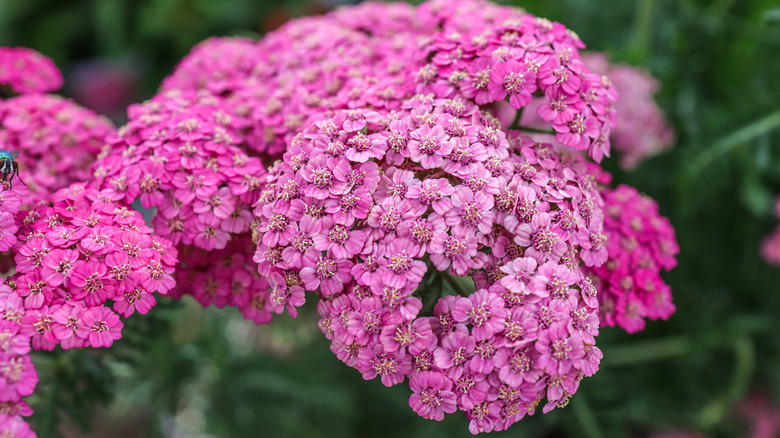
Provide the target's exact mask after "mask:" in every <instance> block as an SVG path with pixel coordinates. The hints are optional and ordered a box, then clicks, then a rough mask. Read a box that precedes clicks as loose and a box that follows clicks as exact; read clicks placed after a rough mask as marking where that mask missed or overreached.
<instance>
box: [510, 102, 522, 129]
mask: <svg viewBox="0 0 780 438" xmlns="http://www.w3.org/2000/svg"><path fill="white" fill-rule="evenodd" d="M523 110H525V107H522V108H520V109H519V110H517V112H516V113H515V119H514V120H512V123H510V124H509V130H512V129H520V119H522V118H523Z"/></svg>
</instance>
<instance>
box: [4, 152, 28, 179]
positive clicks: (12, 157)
mask: <svg viewBox="0 0 780 438" xmlns="http://www.w3.org/2000/svg"><path fill="white" fill-rule="evenodd" d="M18 157H19V152H18V151H6V150H4V149H0V173H2V174H3V182H5V180H6V178H7V179H8V186H9V187H10V186H11V182H12V181H13V179H14V176H16V177H17V178H19V181H22V178H20V177H19V163H17V162H16V159H17V158H18ZM8 175H10V177H9V176H8ZM22 184H24V181H22ZM25 186H26V184H25Z"/></svg>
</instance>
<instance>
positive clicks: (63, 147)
mask: <svg viewBox="0 0 780 438" xmlns="http://www.w3.org/2000/svg"><path fill="white" fill-rule="evenodd" d="M114 133H115V129H114V127H113V125H112V124H111V122H110V121H109V120H108V119H107V118H105V117H103V116H98V115H97V114H95V113H94V112H92V111H90V110H88V109H86V108H82V107H80V106H78V105H76V104H75V103H73V102H72V101H70V100H68V99H64V98H62V97H59V96H54V95H45V94H31V95H23V96H18V97H14V98H11V99H8V100H4V101H0V149H5V150H14V151H18V152H19V153H20V154H19V158H18V159H17V160H18V162H19V177H20V178H21V180H22V181H23V182H24V184H25V185H26V186H27V187H28V188H29V191H30V194H29V195H26V196H25V199H24V200H25V203H26V204H33V203H35V202H37V201H43V200H46V199H48V197H49V195H50V194H51V193H54V192H55V191H56V190H59V189H61V188H64V187H67V186H68V185H70V184H72V183H75V182H81V181H86V180H87V179H89V176H90V172H89V166H90V165H91V164H92V163H93V162H94V161H95V157H96V156H97V154H98V153H99V152H100V149H101V148H102V147H103V145H104V144H105V142H106V138H107V137H108V136H109V135H112V134H114ZM16 184H19V182H18V181H17V182H16Z"/></svg>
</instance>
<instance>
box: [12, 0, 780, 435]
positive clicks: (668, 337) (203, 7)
mask: <svg viewBox="0 0 780 438" xmlns="http://www.w3.org/2000/svg"><path fill="white" fill-rule="evenodd" d="M504 3H508V2H504ZM514 4H516V5H518V6H522V7H524V8H525V9H527V10H528V11H529V12H532V13H534V14H536V15H539V16H543V17H547V18H549V19H552V20H556V21H560V22H562V23H564V24H565V25H567V26H568V27H569V28H571V29H573V30H575V31H576V32H577V33H578V34H579V35H580V37H581V38H582V40H583V41H585V43H586V44H587V45H588V48H589V50H595V51H604V52H608V53H610V54H611V55H612V59H613V61H616V62H625V63H630V64H633V65H637V66H644V67H646V68H648V69H649V70H650V71H651V72H652V74H653V75H654V76H656V77H657V78H658V79H659V81H660V82H661V84H662V89H661V91H660V93H659V94H658V96H657V97H658V102H659V104H660V105H661V107H662V108H663V109H664V111H665V112H666V114H667V116H668V118H669V120H670V122H671V123H672V124H673V125H674V128H675V130H676V133H677V138H678V141H677V144H676V145H675V147H674V148H673V149H672V150H671V151H670V152H667V153H665V154H663V155H661V156H658V157H656V158H653V159H650V160H648V161H645V162H643V163H642V164H641V165H640V166H639V167H638V168H637V169H636V170H635V171H633V172H631V173H625V172H622V171H620V170H619V168H618V167H617V165H616V160H615V159H612V160H608V162H607V164H606V167H607V169H608V170H610V171H611V172H613V174H614V175H615V181H616V182H623V183H627V184H630V185H633V186H635V187H637V188H639V189H640V191H643V192H645V193H647V194H649V195H650V196H652V197H654V198H655V199H656V200H657V201H658V203H659V205H660V208H661V212H662V214H664V215H666V216H668V217H669V218H670V219H671V221H672V223H673V224H674V226H675V227H676V230H677V237H678V241H679V243H680V247H681V252H680V255H679V266H678V267H677V268H676V269H675V270H674V271H672V272H671V273H668V274H666V275H665V278H666V279H667V281H668V282H669V283H670V284H671V286H672V291H673V294H674V301H675V304H676V305H677V309H678V310H677V313H676V314H675V315H674V316H673V317H672V318H671V319H670V320H669V321H665V322H663V321H656V322H651V323H649V324H648V328H647V329H646V330H645V331H643V332H641V333H639V334H636V335H631V336H629V335H626V334H625V333H622V332H621V331H619V330H617V329H603V330H602V332H601V335H600V336H599V339H598V342H599V346H600V347H601V348H602V349H603V351H604V356H605V357H604V361H603V362H602V368H601V370H600V371H599V372H598V373H597V374H596V375H595V376H594V377H593V378H589V379H586V380H585V381H583V383H582V385H581V387H580V390H579V391H578V393H577V395H576V396H575V397H574V398H573V399H572V402H571V403H570V405H569V406H568V407H566V408H564V409H557V410H555V411H553V412H552V413H550V414H547V415H541V413H539V414H537V415H536V416H534V417H532V418H526V419H524V420H522V421H521V422H519V423H518V424H516V425H514V426H513V427H511V428H510V430H509V431H508V432H504V433H500V434H496V435H499V436H507V437H509V436H517V437H520V436H522V437H557V436H567V437H587V438H597V437H624V436H636V437H644V436H648V435H649V434H650V433H652V432H654V431H663V430H669V429H672V428H677V429H686V430H690V431H697V432H699V433H701V434H702V435H703V436H711V437H739V436H747V435H746V433H747V432H746V431H747V429H746V427H747V426H746V423H745V422H744V421H741V420H740V418H739V416H738V415H736V414H735V408H734V406H735V404H737V403H738V402H739V401H740V400H741V399H743V398H744V397H745V396H746V395H747V394H750V393H754V392H756V391H758V392H764V393H767V394H770V395H771V396H772V397H774V398H775V400H778V399H780V336H778V335H777V333H778V332H780V288H779V287H778V280H780V268H776V267H771V266H769V265H767V264H766V263H765V262H764V261H763V260H762V259H761V257H760V255H759V245H760V241H761V239H762V238H763V237H764V236H765V235H767V234H768V233H770V232H771V230H772V229H773V228H774V227H775V226H776V225H777V222H778V221H777V219H776V218H775V217H774V216H773V207H774V198H775V196H776V194H778V193H780V147H779V146H778V145H780V132H778V129H777V127H778V126H780V4H778V1H777V0H741V1H737V0H637V1H616V0H558V1H555V2H550V1H543V0H528V1H517V2H514ZM330 7H332V5H329V4H325V3H312V2H308V1H304V0H295V1H290V2H272V1H267V0H266V1H251V0H224V1H207V0H85V1H78V2H76V1H54V0H24V1H22V0H0V45H19V46H27V47H32V48H35V49H37V50H39V51H41V52H43V53H44V54H46V55H48V56H50V57H52V58H53V59H54V60H55V62H56V63H57V64H58V65H59V66H60V67H61V68H62V69H63V71H64V73H65V76H66V86H65V89H64V90H63V93H64V94H65V95H67V96H70V97H74V98H76V99H77V100H78V101H80V102H82V103H84V104H85V105H87V106H91V107H93V108H95V109H97V110H99V111H101V112H105V113H108V114H110V115H111V116H112V117H113V118H114V119H115V120H116V121H118V122H119V123H121V122H122V119H123V112H124V108H125V107H126V106H127V104H129V103H131V102H134V101H139V100H142V99H145V98H148V97H150V96H151V95H152V94H153V93H154V92H155V91H156V88H157V87H158V85H159V84H160V82H161V80H162V78H163V77H165V76H166V75H167V74H169V73H170V72H171V70H172V69H173V68H174V67H175V65H176V63H177V62H178V61H179V60H180V59H181V58H182V57H183V56H184V55H185V54H186V53H187V52H188V50H189V49H190V48H191V47H192V46H193V45H194V44H196V43H197V42H199V41H201V40H203V39H205V38H207V37H209V36H212V35H244V36H253V37H257V38H260V37H261V36H262V34H263V33H265V32H267V31H270V30H272V29H274V28H276V27H278V26H279V25H280V24H281V23H283V22H284V21H285V20H287V19H289V18H290V17H295V16H299V15H302V14H311V13H321V12H323V11H325V10H327V9H328V8H330ZM101 87H102V88H101ZM96 90H104V91H102V92H98V91H96ZM310 310H312V312H308V313H306V312H304V313H303V315H301V316H300V317H299V319H298V320H297V321H292V320H291V319H290V318H289V317H284V318H278V319H277V320H276V322H275V323H274V324H273V325H272V326H269V327H255V326H254V325H252V324H251V323H248V322H245V321H243V320H242V319H241V316H240V315H239V314H238V312H237V311H234V310H229V309H223V310H216V309H213V308H212V309H206V310H203V309H201V308H200V307H199V306H198V305H197V304H196V303H194V302H193V301H191V300H185V301H183V302H173V301H169V300H162V302H161V303H160V304H159V305H158V307H157V308H155V310H154V311H153V312H150V314H149V315H147V316H146V317H143V318H139V317H135V318H131V319H130V320H128V324H127V327H126V329H125V331H124V333H125V336H124V337H123V339H122V340H121V341H119V342H118V343H117V344H115V346H114V348H112V349H111V350H110V351H100V350H96V351H68V352H66V354H62V353H63V352H62V351H57V352H55V354H36V356H35V357H34V360H35V362H36V365H37V368H38V370H39V372H40V376H41V383H40V384H39V387H38V389H37V390H36V394H35V396H34V397H32V398H31V399H30V401H31V405H32V406H33V408H34V409H35V411H36V414H35V415H34V416H33V417H32V420H31V421H32V422H33V423H34V426H35V428H36V430H37V431H38V433H39V436H41V437H54V436H58V434H64V435H65V436H69V437H85V436H95V437H107V436H111V437H122V436H128V437H139V436H150V437H254V436H263V437H265V436H267V437H288V436H289V437H297V436H307V437H312V438H314V437H331V436H334V437H335V436H338V437H344V438H348V437H368V436H371V437H395V436H401V435H403V436H405V437H431V438H433V437H458V436H468V435H469V433H468V429H467V422H466V420H465V418H464V416H463V415H453V416H450V417H451V418H448V419H447V420H445V421H444V422H442V423H436V422H433V421H428V420H423V419H421V418H419V417H418V416H417V415H416V414H415V413H414V412H412V411H411V409H409V408H408V405H407V400H408V395H409V389H408V387H405V385H399V386H398V387H395V388H392V389H387V388H384V387H383V386H382V385H381V383H380V382H378V381H372V382H364V381H363V380H362V378H361V377H360V375H359V373H358V372H356V371H355V370H353V369H350V368H347V367H346V366H344V365H343V364H341V363H340V362H339V361H338V360H337V359H336V358H335V356H333V355H332V354H331V353H330V352H329V350H328V345H327V343H326V341H325V340H324V338H323V337H322V336H321V335H320V333H319V331H318V329H317V327H316V315H314V313H316V312H313V309H310ZM779 415H780V414H779ZM82 430H87V431H90V430H91V432H83V431H82Z"/></svg>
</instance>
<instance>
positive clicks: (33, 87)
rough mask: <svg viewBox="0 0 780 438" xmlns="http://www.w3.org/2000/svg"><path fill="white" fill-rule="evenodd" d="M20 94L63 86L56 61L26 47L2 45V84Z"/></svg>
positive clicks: (0, 75) (0, 56)
mask: <svg viewBox="0 0 780 438" xmlns="http://www.w3.org/2000/svg"><path fill="white" fill-rule="evenodd" d="M2 85H5V86H7V87H10V88H11V90H13V91H15V92H16V93H19V94H29V93H45V92H48V91H55V90H57V89H59V88H60V87H62V73H60V70H59V69H58V68H57V66H56V65H54V61H52V60H51V59H50V58H48V57H46V56H44V55H41V54H40V53H38V52H36V51H35V50H32V49H28V48H26V47H0V86H2Z"/></svg>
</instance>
